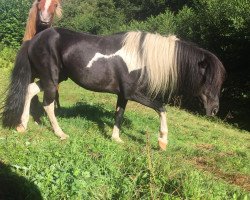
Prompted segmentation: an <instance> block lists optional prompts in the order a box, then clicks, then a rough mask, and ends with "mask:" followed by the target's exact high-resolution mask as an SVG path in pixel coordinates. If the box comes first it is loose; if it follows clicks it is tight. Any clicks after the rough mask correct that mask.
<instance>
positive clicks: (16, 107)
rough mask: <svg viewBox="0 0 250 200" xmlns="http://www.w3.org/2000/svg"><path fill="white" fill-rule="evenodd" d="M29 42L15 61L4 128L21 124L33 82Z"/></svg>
mask: <svg viewBox="0 0 250 200" xmlns="http://www.w3.org/2000/svg"><path fill="white" fill-rule="evenodd" d="M28 47H29V41H27V42H25V43H23V45H22V47H21V49H20V51H19V53H18V55H17V57H16V61H15V66H14V69H13V71H12V75H11V82H10V85H9V87H8V89H7V96H6V98H5V102H4V105H3V107H2V110H3V111H2V124H3V127H6V128H13V127H16V126H17V125H19V124H20V122H21V116H22V113H23V109H24V104H25V97H26V93H27V88H28V85H29V84H30V81H31V65H30V61H29V58H28Z"/></svg>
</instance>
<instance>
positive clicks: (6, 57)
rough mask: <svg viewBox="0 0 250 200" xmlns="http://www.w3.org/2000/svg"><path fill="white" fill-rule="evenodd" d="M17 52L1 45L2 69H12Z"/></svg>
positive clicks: (0, 61)
mask: <svg viewBox="0 0 250 200" xmlns="http://www.w3.org/2000/svg"><path fill="white" fill-rule="evenodd" d="M15 56H16V50H14V49H12V48H10V47H6V46H4V45H3V44H0V69H11V68H12V67H13V63H14V61H15Z"/></svg>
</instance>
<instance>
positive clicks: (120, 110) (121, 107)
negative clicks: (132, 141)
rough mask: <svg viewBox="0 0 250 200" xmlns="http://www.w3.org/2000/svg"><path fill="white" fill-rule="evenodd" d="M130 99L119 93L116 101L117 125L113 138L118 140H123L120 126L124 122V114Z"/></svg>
mask: <svg viewBox="0 0 250 200" xmlns="http://www.w3.org/2000/svg"><path fill="white" fill-rule="evenodd" d="M127 102H128V100H126V99H125V98H124V97H123V96H121V95H119V96H118V99H117V103H116V111H115V125H114V128H113V133H112V139H113V140H115V141H116V142H123V141H122V139H121V138H120V128H121V123H122V118H123V114H124V111H125V108H126V105H127Z"/></svg>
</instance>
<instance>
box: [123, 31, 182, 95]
mask: <svg viewBox="0 0 250 200" xmlns="http://www.w3.org/2000/svg"><path fill="white" fill-rule="evenodd" d="M177 40H179V39H178V38H177V37H176V36H174V35H169V36H167V37H164V36H161V35H159V34H151V33H145V34H144V33H142V32H139V31H138V32H128V33H127V34H126V36H125V38H124V41H123V47H122V49H123V51H124V54H125V56H126V58H128V57H130V61H129V62H130V63H129V65H133V66H135V68H142V75H141V79H142V78H143V77H145V76H143V75H144V74H145V73H146V74H147V78H148V89H149V91H148V92H149V94H150V95H152V96H153V97H155V96H156V95H158V94H162V95H165V94H168V95H169V97H170V96H171V94H172V92H173V91H174V89H175V88H176V85H177V46H176V41H177ZM141 81H143V80H141Z"/></svg>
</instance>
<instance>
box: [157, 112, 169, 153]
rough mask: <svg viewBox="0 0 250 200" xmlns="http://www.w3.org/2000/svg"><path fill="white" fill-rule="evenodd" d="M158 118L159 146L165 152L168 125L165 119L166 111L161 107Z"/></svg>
mask: <svg viewBox="0 0 250 200" xmlns="http://www.w3.org/2000/svg"><path fill="white" fill-rule="evenodd" d="M159 116H160V133H159V138H158V142H159V146H160V148H161V149H162V150H166V147H167V144H168V125H167V117H166V109H165V108H164V107H162V108H161V109H160V112H159Z"/></svg>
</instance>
